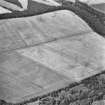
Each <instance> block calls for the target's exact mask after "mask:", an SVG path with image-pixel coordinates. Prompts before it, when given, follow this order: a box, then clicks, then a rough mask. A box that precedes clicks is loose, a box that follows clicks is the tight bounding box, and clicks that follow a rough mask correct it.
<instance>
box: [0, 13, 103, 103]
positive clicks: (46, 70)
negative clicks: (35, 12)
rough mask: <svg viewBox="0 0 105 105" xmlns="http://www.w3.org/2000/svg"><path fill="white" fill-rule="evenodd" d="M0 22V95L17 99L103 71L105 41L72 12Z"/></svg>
mask: <svg viewBox="0 0 105 105" xmlns="http://www.w3.org/2000/svg"><path fill="white" fill-rule="evenodd" d="M0 24H1V25H0V99H3V100H6V101H8V102H21V101H23V100H27V99H29V98H30V97H33V96H34V97H35V96H37V95H42V94H45V93H47V92H50V91H53V90H56V89H59V88H61V87H64V86H67V85H68V84H71V83H73V82H79V81H81V80H83V79H84V78H87V77H90V76H92V75H94V74H97V73H100V72H101V71H103V70H104V69H105V65H104V63H105V55H104V53H105V46H104V44H105V39H104V38H103V37H101V36H99V35H98V34H96V33H94V32H92V30H91V29H90V28H89V27H88V26H87V25H86V24H85V23H84V21H82V20H81V19H80V18H79V17H77V16H76V15H75V14H73V13H72V12H69V11H59V12H53V13H49V14H44V15H40V16H36V17H29V18H20V19H11V20H5V21H3V20H2V21H1V22H0Z"/></svg>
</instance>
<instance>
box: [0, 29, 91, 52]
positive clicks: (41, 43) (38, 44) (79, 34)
mask: <svg viewBox="0 0 105 105" xmlns="http://www.w3.org/2000/svg"><path fill="white" fill-rule="evenodd" d="M91 32H92V31H90V30H89V31H84V32H80V33H77V34H72V35H71V36H69V35H68V36H63V37H60V38H54V39H51V40H48V41H44V42H40V43H37V44H33V45H26V46H23V47H19V48H14V49H10V50H5V51H1V52H0V54H3V53H11V52H12V51H16V50H22V49H28V48H32V47H35V46H41V45H44V44H48V43H51V42H56V41H58V40H62V39H66V38H70V37H71V38H72V37H76V36H82V35H84V34H88V33H91Z"/></svg>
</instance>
